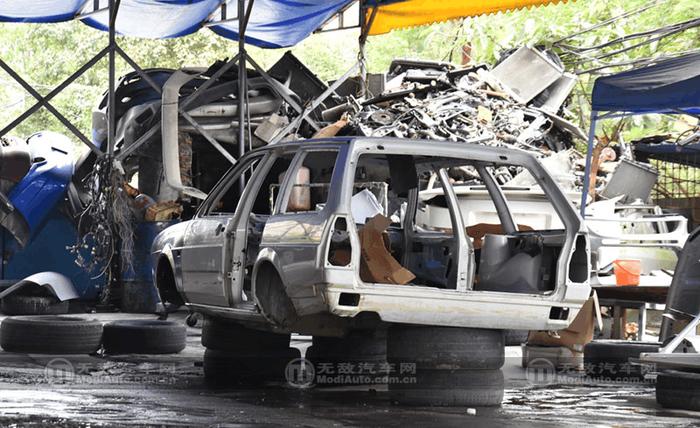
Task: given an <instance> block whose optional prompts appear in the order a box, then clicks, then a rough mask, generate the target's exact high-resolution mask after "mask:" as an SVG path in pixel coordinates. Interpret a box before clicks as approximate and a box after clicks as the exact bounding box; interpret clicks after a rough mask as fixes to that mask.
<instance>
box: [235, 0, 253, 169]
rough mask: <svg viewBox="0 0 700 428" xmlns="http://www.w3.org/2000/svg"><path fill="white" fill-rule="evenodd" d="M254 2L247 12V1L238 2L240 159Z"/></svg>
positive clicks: (244, 124)
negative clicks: (248, 34) (247, 41)
mask: <svg viewBox="0 0 700 428" xmlns="http://www.w3.org/2000/svg"><path fill="white" fill-rule="evenodd" d="M253 1H254V0H249V2H248V10H247V11H246V7H245V0H238V159H240V158H241V157H243V155H244V154H245V134H246V127H247V126H248V124H247V123H246V111H245V110H246V108H247V106H246V104H245V100H246V94H247V93H248V73H247V67H246V66H247V62H246V57H247V56H248V54H247V53H246V50H245V31H246V28H247V27H248V18H250V11H251V10H252V9H253Z"/></svg>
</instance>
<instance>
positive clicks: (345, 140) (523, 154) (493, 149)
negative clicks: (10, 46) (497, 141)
mask: <svg viewBox="0 0 700 428" xmlns="http://www.w3.org/2000/svg"><path fill="white" fill-rule="evenodd" d="M351 143H358V144H360V145H363V146H364V145H367V146H369V145H381V146H382V147H383V148H385V149H387V151H391V150H392V149H399V148H401V149H414V148H415V146H416V145H423V144H428V145H429V146H430V150H431V153H434V154H435V155H437V156H441V155H445V156H448V155H449V156H454V155H460V156H461V155H467V153H464V152H463V151H464V150H468V151H469V153H468V155H469V156H468V157H477V158H478V157H480V156H479V154H481V155H482V156H486V157H489V158H493V159H492V160H496V159H498V158H500V159H501V160H505V157H507V158H508V159H510V160H512V161H514V162H516V163H521V162H522V161H524V160H525V159H527V160H528V161H529V160H535V159H536V157H535V156H534V155H533V154H532V153H530V152H527V151H525V150H522V149H519V148H511V147H503V146H490V145H485V144H481V143H476V142H473V143H470V142H463V141H439V140H427V139H421V140H418V139H409V138H393V137H391V138H389V137H363V136H347V137H333V138H324V139H309V140H296V141H286V142H280V143H276V144H273V145H267V146H264V147H261V148H259V149H256V150H254V152H258V151H268V150H275V149H280V148H281V149H292V150H298V149H300V148H308V147H314V146H329V145H331V146H332V145H335V146H343V145H349V144H351ZM407 154H408V153H407Z"/></svg>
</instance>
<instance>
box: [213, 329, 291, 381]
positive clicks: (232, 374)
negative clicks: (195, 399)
mask: <svg viewBox="0 0 700 428" xmlns="http://www.w3.org/2000/svg"><path fill="white" fill-rule="evenodd" d="M289 339H290V335H289V334H278V333H272V332H267V331H259V330H254V329H251V328H247V327H244V326H243V325H241V324H238V323H235V322H231V321H227V320H223V319H219V318H212V317H207V318H205V319H204V325H203V326H202V345H204V347H206V351H205V353H204V377H205V379H206V381H207V382H208V383H210V384H211V385H214V386H229V385H235V384H259V383H265V382H281V381H284V380H285V369H286V367H287V364H289V362H291V361H293V360H295V359H298V358H301V353H300V352H299V350H298V349H295V348H290V347H289Z"/></svg>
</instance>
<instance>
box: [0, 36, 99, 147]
mask: <svg viewBox="0 0 700 428" xmlns="http://www.w3.org/2000/svg"><path fill="white" fill-rule="evenodd" d="M107 51H108V48H104V49H103V50H101V51H100V52H99V53H98V54H97V55H95V56H94V57H92V58H91V59H90V60H89V61H88V62H86V63H85V64H83V66H82V67H80V68H79V69H78V70H77V71H76V72H75V73H73V74H71V75H70V76H69V77H68V78H67V79H66V80H64V81H63V82H61V84H60V85H58V86H56V87H55V88H54V89H53V90H52V91H51V92H49V93H48V94H47V95H46V96H44V97H40V98H37V102H36V103H35V104H34V105H32V106H31V107H29V108H28V109H27V110H25V111H24V113H22V114H21V115H19V116H18V117H17V118H15V120H13V121H12V122H11V123H10V124H9V125H7V126H6V127H4V128H3V129H2V130H0V136H3V135H6V134H7V133H8V132H10V131H11V130H12V129H14V128H15V127H16V126H17V125H19V124H20V123H22V122H23V121H24V120H25V119H27V118H28V117H29V116H31V115H32V114H34V112H36V111H37V110H39V109H40V108H41V107H42V106H44V105H46V104H48V102H49V101H51V100H52V99H53V98H54V97H55V96H56V95H58V94H60V93H61V92H62V91H63V90H64V89H65V88H66V87H68V85H70V84H71V83H73V82H74V81H75V80H76V79H78V78H79V77H80V76H82V75H83V74H85V72H86V71H87V70H89V69H91V68H92V66H94V65H95V64H96V63H97V62H98V61H100V60H101V59H102V58H103V57H104V56H105V55H107ZM0 67H2V68H3V69H4V70H5V71H7V73H8V74H9V75H10V76H11V77H13V76H15V75H17V76H19V75H18V74H17V73H16V72H15V71H14V70H12V68H10V66H9V65H7V64H6V63H5V62H4V61H2V60H0ZM13 79H15V80H17V79H16V78H15V77H13ZM18 82H19V81H18ZM19 83H20V84H21V85H23V84H22V83H21V82H19ZM32 96H34V94H32ZM91 149H92V147H91ZM98 153H99V150H98Z"/></svg>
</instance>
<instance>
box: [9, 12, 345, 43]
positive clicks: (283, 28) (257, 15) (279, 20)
mask: <svg viewBox="0 0 700 428" xmlns="http://www.w3.org/2000/svg"><path fill="white" fill-rule="evenodd" d="M353 1H354V0H255V3H253V9H252V13H251V18H250V21H249V23H248V28H247V30H246V33H245V34H246V37H245V41H246V42H247V43H250V44H252V45H255V46H259V47H263V48H283V47H289V46H293V45H295V44H297V43H299V42H301V41H302V40H304V39H305V38H306V37H308V36H309V35H310V34H311V33H313V32H314V31H315V30H316V29H318V28H319V27H321V26H322V25H323V24H324V23H325V22H326V21H327V20H328V19H330V18H331V17H332V16H333V15H335V14H337V13H338V12H339V11H341V10H342V9H343V8H344V7H346V6H348V5H349V4H350V3H352V2H353ZM108 5H109V4H108V0H99V4H98V7H97V8H94V9H93V6H94V2H93V1H92V0H90V1H85V0H32V1H31V2H29V1H26V0H0V22H35V23H41V22H64V21H70V20H72V19H75V18H76V17H77V16H79V15H80V14H87V13H89V12H92V11H93V10H102V11H101V12H96V13H93V14H89V15H87V16H85V17H83V18H82V19H81V20H82V21H83V22H84V23H85V24H87V25H90V26H91V27H94V28H97V29H100V30H105V31H107V27H108V19H109V13H108V11H107V8H108ZM222 8H223V9H222ZM236 12H237V1H236V0H229V1H222V0H122V1H121V5H120V7H119V13H118V15H117V21H116V24H115V30H116V32H117V33H118V34H122V35H125V36H135V37H144V38H154V39H162V38H170V37H180V36H184V35H187V34H191V33H194V32H196V31H197V30H199V29H200V28H202V27H204V26H208V27H209V28H210V29H211V30H213V31H214V32H216V33H217V34H219V35H221V36H223V37H226V38H229V39H234V40H238V19H237V16H236Z"/></svg>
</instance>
